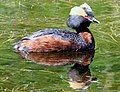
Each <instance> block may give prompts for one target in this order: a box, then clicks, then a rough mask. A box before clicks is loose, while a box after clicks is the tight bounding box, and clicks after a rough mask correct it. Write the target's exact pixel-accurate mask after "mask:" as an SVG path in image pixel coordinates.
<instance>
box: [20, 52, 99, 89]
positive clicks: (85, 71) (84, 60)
mask: <svg viewBox="0 0 120 92" xmlns="http://www.w3.org/2000/svg"><path fill="white" fill-rule="evenodd" d="M94 52H95V51H94V50H92V51H88V52H59V53H57V52H49V53H19V54H20V55H21V56H22V57H23V58H25V59H27V60H29V61H33V62H35V63H37V64H43V65H49V66H58V65H66V64H73V66H72V67H71V68H70V70H69V72H68V77H69V80H68V83H69V84H70V87H72V88H73V89H79V90H85V89H87V88H88V87H89V86H90V84H91V83H93V82H95V81H97V78H96V77H92V75H91V72H90V69H89V65H90V64H91V62H92V61H93V57H94Z"/></svg>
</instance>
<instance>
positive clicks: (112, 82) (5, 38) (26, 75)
mask: <svg viewBox="0 0 120 92" xmlns="http://www.w3.org/2000/svg"><path fill="white" fill-rule="evenodd" d="M83 2H87V3H89V4H90V6H91V7H92V8H93V11H94V13H95V16H96V18H97V19H98V20H99V21H100V22H101V24H100V25H97V24H91V26H90V30H91V31H92V33H93V34H94V37H95V41H96V53H95V57H94V60H93V62H92V63H91V65H90V71H91V75H92V76H95V77H97V80H98V82H96V83H93V84H92V85H91V86H90V87H89V88H88V89H86V91H87V92H119V91H120V40H119V39H120V1H119V0H0V92H76V91H75V90H74V89H72V88H70V87H69V84H68V82H67V80H68V75H67V72H68V71H69V69H70V67H71V66H72V65H66V66H54V67H53V66H44V65H38V64H36V63H33V62H26V61H27V60H25V59H22V58H21V57H20V56H19V55H18V54H16V53H14V51H13V48H12V47H13V43H14V42H16V41H18V40H19V39H20V38H22V37H24V36H26V35H28V34H30V33H32V32H35V31H37V30H38V29H44V28H68V27H67V26H66V19H67V17H68V14H69V11H70V9H71V8H72V7H73V6H75V5H80V4H82V3H83Z"/></svg>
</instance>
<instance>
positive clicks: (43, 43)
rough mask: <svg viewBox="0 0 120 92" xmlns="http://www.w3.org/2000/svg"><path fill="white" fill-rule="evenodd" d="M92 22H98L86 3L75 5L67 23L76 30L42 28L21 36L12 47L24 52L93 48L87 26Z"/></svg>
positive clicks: (92, 38) (91, 36)
mask: <svg viewBox="0 0 120 92" xmlns="http://www.w3.org/2000/svg"><path fill="white" fill-rule="evenodd" d="M92 22H96V23H99V21H98V20H96V19H95V17H94V14H93V11H92V9H91V7H90V6H89V5H88V4H87V3H84V4H82V5H80V6H75V7H73V8H72V9H71V11H70V14H69V17H68V20H67V25H68V26H69V27H70V28H73V29H75V30H76V32H70V31H69V30H66V29H56V28H50V29H43V30H40V31H37V32H34V33H33V34H32V35H30V36H26V37H23V38H22V39H21V40H20V41H19V42H17V43H16V45H15V46H14V49H15V50H16V51H17V52H25V53H29V52H59V51H86V50H91V49H92V50H93V49H94V48H95V42H94V37H93V35H92V33H91V32H90V30H89V28H88V27H89V25H90V23H92Z"/></svg>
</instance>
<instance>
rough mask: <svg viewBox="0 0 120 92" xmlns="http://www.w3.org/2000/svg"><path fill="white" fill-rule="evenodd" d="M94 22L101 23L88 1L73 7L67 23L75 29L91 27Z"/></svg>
mask: <svg viewBox="0 0 120 92" xmlns="http://www.w3.org/2000/svg"><path fill="white" fill-rule="evenodd" d="M92 22H95V23H100V22H99V21H98V20H97V19H95V17H94V13H93V11H92V9H91V7H90V6H89V5H88V4H87V3H84V4H82V5H80V6H75V7H73V8H72V9H71V11H70V14H69V18H68V20H67V25H68V26H69V27H71V28H73V29H78V28H80V27H81V26H82V27H89V25H90V23H92Z"/></svg>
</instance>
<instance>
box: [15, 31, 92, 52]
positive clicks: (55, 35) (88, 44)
mask: <svg viewBox="0 0 120 92" xmlns="http://www.w3.org/2000/svg"><path fill="white" fill-rule="evenodd" d="M15 49H16V51H24V52H51V51H53V52H54V51H57V52H58V51H71V50H72V51H83V50H90V49H94V38H93V36H92V34H91V33H90V32H89V29H86V31H85V30H84V31H83V32H80V33H79V34H77V33H75V32H69V31H68V30H65V29H45V30H40V31H38V32H35V33H33V34H32V35H30V36H27V37H24V38H22V39H21V40H20V41H19V42H18V43H17V44H16V45H15Z"/></svg>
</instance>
